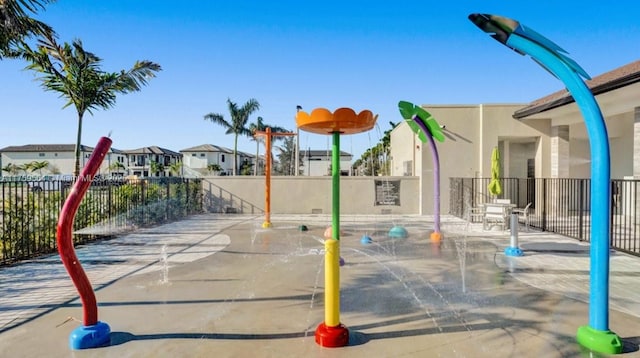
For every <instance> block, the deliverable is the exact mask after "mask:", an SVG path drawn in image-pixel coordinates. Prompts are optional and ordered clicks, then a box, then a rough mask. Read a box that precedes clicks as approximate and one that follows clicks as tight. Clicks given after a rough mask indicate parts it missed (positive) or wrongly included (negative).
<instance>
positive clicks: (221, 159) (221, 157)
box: [220, 154, 224, 163]
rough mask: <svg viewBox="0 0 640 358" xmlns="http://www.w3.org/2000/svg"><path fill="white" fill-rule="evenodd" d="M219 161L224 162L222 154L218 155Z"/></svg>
mask: <svg viewBox="0 0 640 358" xmlns="http://www.w3.org/2000/svg"><path fill="white" fill-rule="evenodd" d="M220 161H221V162H223V163H224V154H221V155H220Z"/></svg>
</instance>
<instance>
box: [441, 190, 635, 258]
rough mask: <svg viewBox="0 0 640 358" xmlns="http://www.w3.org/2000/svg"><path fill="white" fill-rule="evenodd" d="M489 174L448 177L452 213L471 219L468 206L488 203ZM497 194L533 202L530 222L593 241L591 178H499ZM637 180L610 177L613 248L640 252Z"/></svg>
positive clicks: (518, 203)
mask: <svg viewBox="0 0 640 358" xmlns="http://www.w3.org/2000/svg"><path fill="white" fill-rule="evenodd" d="M490 180H491V179H490V178H451V179H450V191H451V192H450V204H449V208H450V211H451V214H452V215H456V216H458V217H461V218H470V217H471V215H470V213H471V209H472V208H476V207H480V206H481V205H482V204H483V203H486V202H490V201H492V200H493V199H494V197H492V196H490V195H489V191H488V189H487V186H488V184H489V181H490ZM500 182H501V184H502V189H503V190H502V194H500V195H499V196H498V198H501V199H510V200H511V202H512V203H514V204H515V205H516V206H517V207H519V208H524V207H525V206H526V205H527V204H528V203H531V206H530V209H529V225H530V226H532V227H535V228H538V229H540V230H544V231H549V232H555V233H558V234H561V235H565V236H569V237H573V238H576V239H578V240H582V241H591V237H590V235H591V230H590V227H591V207H590V205H591V186H590V184H591V180H590V179H555V178H551V179H544V178H531V179H520V178H502V179H500ZM639 213H640V180H612V181H611V211H610V218H609V219H610V222H611V233H610V245H611V247H612V248H614V249H616V250H620V251H624V252H628V253H631V254H634V255H638V256H640V219H639V218H640V217H639Z"/></svg>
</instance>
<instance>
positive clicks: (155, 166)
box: [149, 161, 164, 176]
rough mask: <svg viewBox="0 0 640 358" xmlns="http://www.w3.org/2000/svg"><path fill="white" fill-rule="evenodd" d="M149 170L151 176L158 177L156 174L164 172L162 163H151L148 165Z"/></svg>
mask: <svg viewBox="0 0 640 358" xmlns="http://www.w3.org/2000/svg"><path fill="white" fill-rule="evenodd" d="M149 170H150V171H151V175H155V176H158V173H161V172H164V165H163V164H162V163H158V162H153V161H152V162H151V163H150V165H149ZM163 176H164V175H163Z"/></svg>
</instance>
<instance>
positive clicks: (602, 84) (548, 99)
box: [513, 60, 640, 119]
mask: <svg viewBox="0 0 640 358" xmlns="http://www.w3.org/2000/svg"><path fill="white" fill-rule="evenodd" d="M637 82H640V60H638V61H635V62H631V63H629V64H627V65H624V66H622V67H618V68H616V69H614V70H612V71H609V72H606V73H603V74H601V75H599V76H596V77H594V78H593V79H591V80H588V81H585V83H586V84H587V86H588V87H589V89H590V90H591V93H593V95H594V96H597V95H599V94H602V93H606V92H609V91H613V90H616V89H618V88H621V87H625V86H628V85H631V84H634V83H637ZM572 102H575V100H574V99H573V96H572V95H571V94H570V93H569V91H567V90H566V89H564V90H561V91H558V92H554V93H552V94H550V95H548V96H545V97H542V98H539V99H537V100H535V101H533V102H531V103H530V104H529V105H528V106H526V107H524V108H521V109H519V110H517V111H516V112H515V113H514V114H513V118H515V119H521V118H525V117H528V116H531V115H534V114H537V113H541V112H544V111H548V110H551V109H553V108H557V107H561V106H564V105H566V104H569V103H572Z"/></svg>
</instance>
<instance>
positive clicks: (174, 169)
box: [169, 162, 182, 176]
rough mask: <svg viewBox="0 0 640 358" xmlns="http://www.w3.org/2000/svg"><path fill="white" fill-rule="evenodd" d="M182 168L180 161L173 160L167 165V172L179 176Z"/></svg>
mask: <svg viewBox="0 0 640 358" xmlns="http://www.w3.org/2000/svg"><path fill="white" fill-rule="evenodd" d="M181 170H182V162H174V163H171V164H170V165H169V173H171V174H173V175H175V176H179V175H180V171H181Z"/></svg>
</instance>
